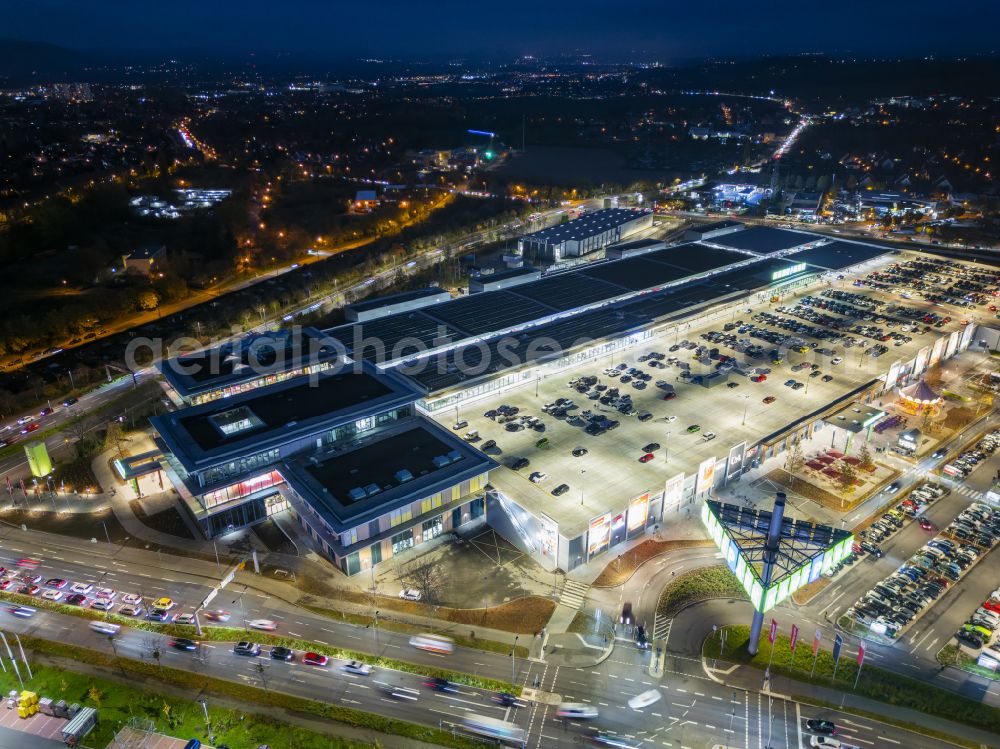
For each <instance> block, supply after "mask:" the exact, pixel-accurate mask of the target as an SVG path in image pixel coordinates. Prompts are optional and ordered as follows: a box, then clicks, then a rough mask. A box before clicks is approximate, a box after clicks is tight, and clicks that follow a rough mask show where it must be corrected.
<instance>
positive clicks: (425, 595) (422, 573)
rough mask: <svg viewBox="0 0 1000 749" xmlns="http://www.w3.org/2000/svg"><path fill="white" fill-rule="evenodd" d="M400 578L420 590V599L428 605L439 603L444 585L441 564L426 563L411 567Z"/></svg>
mask: <svg viewBox="0 0 1000 749" xmlns="http://www.w3.org/2000/svg"><path fill="white" fill-rule="evenodd" d="M402 578H403V580H404V582H406V584H407V585H409V586H410V587H412V588H416V589H417V590H418V591H420V598H421V600H422V601H423V602H424V603H426V604H428V605H429V606H436V605H437V604H439V603H440V596H441V591H442V590H443V589H444V585H445V574H444V570H443V569H442V567H441V565H437V564H433V563H426V564H420V565H418V566H414V567H411V568H410V569H409V570H407V571H406V572H405V573H404V574H403V575H402Z"/></svg>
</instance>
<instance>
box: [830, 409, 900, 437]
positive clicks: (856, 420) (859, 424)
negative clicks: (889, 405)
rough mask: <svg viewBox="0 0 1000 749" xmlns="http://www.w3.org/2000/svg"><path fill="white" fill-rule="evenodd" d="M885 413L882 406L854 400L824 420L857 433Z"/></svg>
mask: <svg viewBox="0 0 1000 749" xmlns="http://www.w3.org/2000/svg"><path fill="white" fill-rule="evenodd" d="M885 415H886V413H885V411H883V410H882V409H880V408H875V407H874V406H869V405H866V404H864V403H860V402H858V401H854V402H853V403H849V404H848V405H846V406H844V407H843V408H841V409H840V410H839V411H835V412H834V413H832V414H830V415H829V416H827V417H826V418H824V419H823V421H825V422H827V423H828V424H833V425H834V426H838V427H840V428H841V429H846V430H848V431H849V432H854V433H855V434H857V433H859V432H863V431H864V430H865V429H867V428H868V427H869V426H871V425H872V424H874V423H875V422H877V421H879V420H880V419H881V418H882V417H884V416H885Z"/></svg>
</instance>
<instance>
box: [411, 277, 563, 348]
mask: <svg viewBox="0 0 1000 749" xmlns="http://www.w3.org/2000/svg"><path fill="white" fill-rule="evenodd" d="M525 285H528V284H525ZM424 311H425V313H426V314H428V315H431V316H433V317H434V318H435V319H438V320H442V321H444V322H446V323H448V324H449V325H452V326H453V327H455V328H457V329H458V330H462V331H465V332H466V333H467V334H469V335H474V336H475V335H482V334H483V333H491V332H493V331H496V330H504V329H505V328H510V327H514V326H517V325H521V324H524V323H528V322H531V321H532V320H537V319H538V318H540V317H546V316H547V315H551V314H553V313H555V311H556V310H555V308H554V307H551V306H549V305H546V304H541V303H539V302H536V301H534V300H532V299H528V298H527V297H524V296H520V295H518V294H515V293H513V292H512V291H508V290H505V289H501V290H500V291H489V292H485V293H482V294H474V295H473V296H468V297H465V298H464V299H456V300H453V301H451V302H448V303H446V304H439V305H436V306H433V307H428V308H426V309H425V310H424Z"/></svg>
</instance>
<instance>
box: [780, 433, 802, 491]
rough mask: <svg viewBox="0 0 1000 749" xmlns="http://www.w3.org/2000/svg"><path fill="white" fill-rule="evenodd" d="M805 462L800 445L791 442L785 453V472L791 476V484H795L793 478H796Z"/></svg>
mask: <svg viewBox="0 0 1000 749" xmlns="http://www.w3.org/2000/svg"><path fill="white" fill-rule="evenodd" d="M805 464H806V459H805V456H804V455H803V454H802V445H800V444H799V443H798V442H795V443H793V444H792V446H791V447H789V448H788V451H787V452H786V453H785V473H787V474H788V475H789V477H790V478H791V480H792V485H793V486H794V485H795V480H796V479H797V478H798V473H799V471H801V470H802V466H804V465H805Z"/></svg>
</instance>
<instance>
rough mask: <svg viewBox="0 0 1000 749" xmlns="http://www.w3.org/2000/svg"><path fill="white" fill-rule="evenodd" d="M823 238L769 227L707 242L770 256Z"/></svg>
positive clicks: (754, 228) (757, 228)
mask: <svg viewBox="0 0 1000 749" xmlns="http://www.w3.org/2000/svg"><path fill="white" fill-rule="evenodd" d="M821 238H822V235H817V234H807V233H805V232H798V231H789V230H788V229H773V228H771V227H767V226H753V227H750V228H748V229H744V230H743V231H734V232H733V233H732V234H724V235H723V236H721V237H712V238H711V239H709V240H707V241H710V242H711V243H712V244H719V245H722V246H723V247H731V248H733V249H734V250H744V251H746V252H756V253H760V254H762V255H770V254H771V253H772V252H781V251H782V250H788V249H791V248H792V247H799V246H801V245H804V244H809V243H810V242H816V241H817V240H819V239H821Z"/></svg>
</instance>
